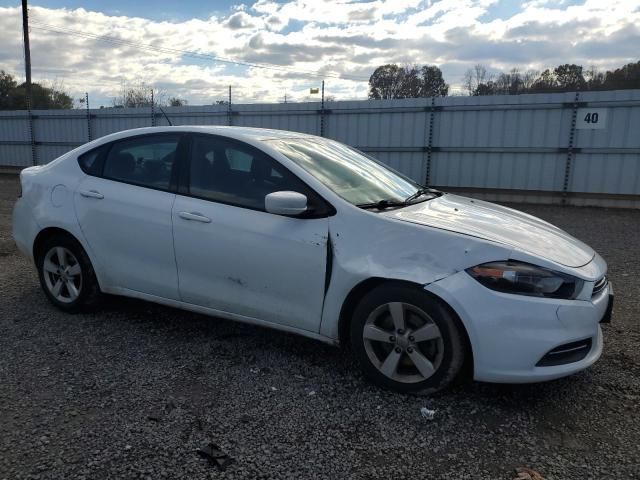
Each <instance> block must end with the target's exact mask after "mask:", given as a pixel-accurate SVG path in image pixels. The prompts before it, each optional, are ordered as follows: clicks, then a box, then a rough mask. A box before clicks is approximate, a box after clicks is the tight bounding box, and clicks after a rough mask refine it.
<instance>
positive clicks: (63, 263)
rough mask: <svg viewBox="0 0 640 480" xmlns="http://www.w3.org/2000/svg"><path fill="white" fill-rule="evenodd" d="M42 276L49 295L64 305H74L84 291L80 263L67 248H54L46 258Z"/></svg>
mask: <svg viewBox="0 0 640 480" xmlns="http://www.w3.org/2000/svg"><path fill="white" fill-rule="evenodd" d="M42 274H43V276H44V281H45V284H46V286H47V289H48V290H49V293H50V294H51V295H52V296H53V298H55V299H56V300H58V301H59V302H62V303H72V302H74V301H75V300H77V299H78V297H79V296H80V292H81V291H82V268H81V267H80V262H78V259H77V258H76V257H75V255H74V254H73V253H71V251H70V250H68V249H66V248H65V247H53V248H51V249H50V250H49V251H48V252H47V253H46V255H45V256H44V261H43V263H42Z"/></svg>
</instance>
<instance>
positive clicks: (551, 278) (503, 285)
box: [467, 261, 583, 299]
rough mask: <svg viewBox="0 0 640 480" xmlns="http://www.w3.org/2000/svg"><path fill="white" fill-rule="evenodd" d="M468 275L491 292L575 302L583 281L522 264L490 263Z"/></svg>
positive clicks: (511, 262)
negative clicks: (572, 300)
mask: <svg viewBox="0 0 640 480" xmlns="http://www.w3.org/2000/svg"><path fill="white" fill-rule="evenodd" d="M467 273H468V274H469V275H471V276H472V277H473V278H475V279H476V280H477V281H479V282H480V283H481V284H482V285H484V286H485V287H487V288H490V289H491V290H497V291H499V292H505V293H516V294H520V295H532V296H535V297H551V298H564V299H573V298H576V296H578V294H579V293H580V291H581V290H582V284H583V282H582V280H580V279H578V278H575V277H572V276H571V275H567V274H564V273H560V272H554V271H553V270H548V269H546V268H542V267H537V266H535V265H531V264H529V263H523V262H514V261H506V262H490V263H483V264H482V265H478V266H476V267H471V268H468V269H467Z"/></svg>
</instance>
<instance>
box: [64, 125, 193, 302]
mask: <svg viewBox="0 0 640 480" xmlns="http://www.w3.org/2000/svg"><path fill="white" fill-rule="evenodd" d="M181 138H182V137H181V135H179V134H153V135H145V136H139V137H133V138H128V139H123V140H120V141H116V142H114V143H112V144H110V145H108V146H107V147H106V148H104V149H103V150H100V151H99V152H98V153H93V152H90V154H86V155H85V156H84V157H85V158H81V159H80V162H81V166H83V167H84V168H83V169H84V170H85V172H87V173H89V175H87V176H86V177H85V178H84V179H83V180H82V181H81V183H80V185H79V187H78V189H77V190H76V192H75V195H74V202H75V207H76V214H77V216H78V221H79V223H80V227H81V229H82V233H83V234H84V236H85V239H86V241H87V243H88V244H89V246H90V248H91V250H92V252H93V254H94V255H95V256H96V257H97V259H98V261H99V263H100V265H101V272H102V274H103V281H106V283H107V285H108V286H111V287H120V288H125V289H129V290H134V291H137V292H142V293H146V294H151V295H156V296H159V297H164V298H170V299H178V298H179V296H178V277H177V271H176V264H175V258H174V251H173V236H172V224H171V208H172V206H173V203H174V201H175V197H176V196H175V193H174V192H173V191H172V190H174V189H175V184H176V178H177V174H176V159H177V158H178V156H179V153H178V152H179V151H181V149H180V148H179V147H180V140H181ZM92 154H93V155H94V156H95V158H91V155H92ZM83 162H85V164H84V165H83Z"/></svg>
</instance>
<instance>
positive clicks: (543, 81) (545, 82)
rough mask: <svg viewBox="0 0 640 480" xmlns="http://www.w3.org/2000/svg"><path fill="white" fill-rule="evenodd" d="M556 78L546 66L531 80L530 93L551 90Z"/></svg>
mask: <svg viewBox="0 0 640 480" xmlns="http://www.w3.org/2000/svg"><path fill="white" fill-rule="evenodd" d="M555 84H556V80H555V77H554V76H553V73H551V71H550V70H549V69H548V68H547V69H546V70H545V71H544V72H542V73H541V74H540V76H539V77H538V78H537V79H536V81H535V82H533V85H532V86H531V89H530V91H531V93H547V92H553V91H554V88H555Z"/></svg>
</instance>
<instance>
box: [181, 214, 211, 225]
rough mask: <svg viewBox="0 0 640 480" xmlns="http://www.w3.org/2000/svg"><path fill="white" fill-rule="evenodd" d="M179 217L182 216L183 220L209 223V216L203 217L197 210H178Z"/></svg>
mask: <svg viewBox="0 0 640 480" xmlns="http://www.w3.org/2000/svg"><path fill="white" fill-rule="evenodd" d="M178 216H179V217H180V218H184V219H185V220H193V221H196V222H202V223H211V219H210V218H209V217H205V216H204V215H202V214H200V213H198V212H180V213H178Z"/></svg>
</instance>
